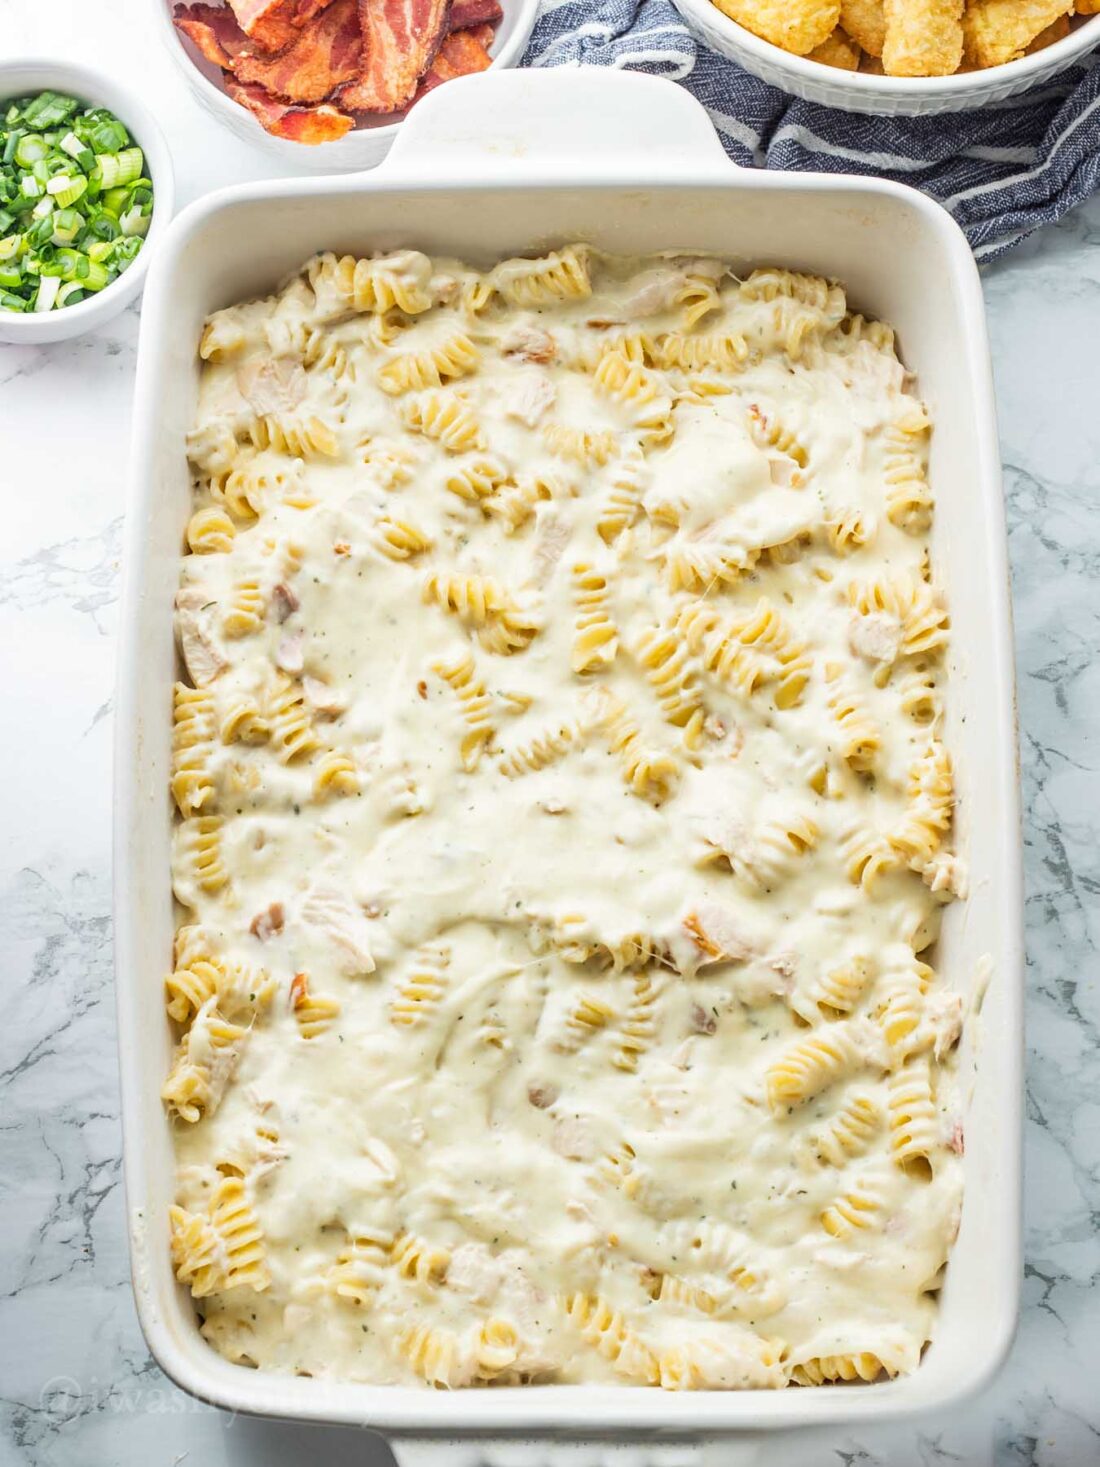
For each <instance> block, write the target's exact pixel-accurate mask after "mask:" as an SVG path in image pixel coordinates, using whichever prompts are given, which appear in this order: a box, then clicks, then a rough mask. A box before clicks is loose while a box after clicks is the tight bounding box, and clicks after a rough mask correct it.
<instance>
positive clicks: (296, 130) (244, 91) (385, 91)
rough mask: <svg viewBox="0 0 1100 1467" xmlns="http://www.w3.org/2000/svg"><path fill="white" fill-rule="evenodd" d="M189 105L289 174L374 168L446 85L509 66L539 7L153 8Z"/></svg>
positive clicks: (480, 3) (466, 2) (435, 1)
mask: <svg viewBox="0 0 1100 1467" xmlns="http://www.w3.org/2000/svg"><path fill="white" fill-rule="evenodd" d="M153 3H154V6H155V9H156V14H157V16H158V19H159V22H160V25H161V28H162V32H163V37H164V40H165V43H166V45H167V46H168V49H169V51H170V52H171V54H172V55H173V57H174V58H175V60H176V63H177V65H178V66H179V68H180V70H181V72H182V74H183V76H184V78H185V80H186V81H187V83H188V85H189V86H190V88H191V90H192V92H193V93H194V95H195V97H196V98H197V100H198V101H199V102H200V103H201V104H202V106H203V107H205V108H206V110H207V111H208V112H210V113H212V114H213V116H215V117H216V118H218V120H219V121H221V122H223V123H224V124H225V125H226V126H227V127H229V128H231V129H232V131H233V132H235V133H236V134H237V136H238V137H239V138H241V139H242V140H243V141H245V142H250V143H257V144H259V145H260V146H261V147H263V148H264V149H265V150H266V151H267V152H269V153H273V154H275V155H276V156H277V157H279V158H281V159H282V160H283V161H284V162H285V163H286V164H287V165H288V167H291V168H294V169H295V170H297V169H308V170H311V171H315V172H319V173H342V172H347V171H352V170H357V169H361V168H373V167H374V166H375V164H377V163H380V162H381V161H382V159H383V158H384V157H385V156H386V154H387V152H388V151H389V149H390V145H391V144H392V142H393V140H394V138H395V137H396V136H397V131H398V128H399V127H400V126H401V122H402V120H403V119H404V117H405V115H406V113H407V112H408V110H409V108H410V106H413V105H415V103H416V102H417V101H418V100H419V99H420V98H421V97H422V96H423V95H425V93H426V92H429V91H431V90H433V89H434V88H435V87H437V86H439V85H440V84H441V83H442V82H444V81H449V80H451V79H453V78H454V77H456V76H465V75H469V74H470V73H472V72H477V71H483V70H488V69H489V68H490V67H492V68H494V69H497V68H503V67H509V66H515V65H516V64H517V63H518V61H519V58H520V57H521V56H522V55H523V51H524V48H525V47H526V45H527V39H528V37H529V36H530V34H531V28H532V26H533V25H534V23H535V15H536V12H537V10H538V0H214V3H212V4H210V3H207V4H204V3H194V4H180V3H173V0H153Z"/></svg>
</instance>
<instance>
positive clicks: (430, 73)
mask: <svg viewBox="0 0 1100 1467" xmlns="http://www.w3.org/2000/svg"><path fill="white" fill-rule="evenodd" d="M493 35H494V31H493V27H492V26H491V25H479V26H475V27H474V28H473V30H464V31H452V32H451V34H450V35H449V36H448V37H447V39H446V40H445V41H444V42H443V45H442V46H441V47H440V48H439V54H438V55H437V56H436V58H435V60H434V61H433V62H432V64H431V66H430V67H429V68H428V70H427V71H426V72H425V73H424V77H423V79H422V80H421V83H420V86H419V88H418V89H417V93H416V96H415V98H414V99H413V100H414V101H417V102H419V100H420V98H421V97H424V96H426V95H427V94H428V93H429V92H431V91H434V90H435V88H436V87H438V86H440V85H441V84H442V83H443V82H445V81H452V80H453V79H454V78H455V77H456V76H471V75H472V74H473V73H474V72H476V71H486V70H488V68H489V67H490V66H491V65H492V64H493V58H492V57H491V56H490V55H489V49H488V48H489V47H490V46H491V45H492V43H493Z"/></svg>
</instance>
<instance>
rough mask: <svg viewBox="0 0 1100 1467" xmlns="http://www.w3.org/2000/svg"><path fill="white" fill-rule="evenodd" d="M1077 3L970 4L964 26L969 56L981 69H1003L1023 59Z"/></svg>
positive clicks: (983, 0)
mask: <svg viewBox="0 0 1100 1467" xmlns="http://www.w3.org/2000/svg"><path fill="white" fill-rule="evenodd" d="M1072 3H1073V0H970V6H969V9H968V10H967V12H966V17H965V20H964V22H963V24H964V27H965V31H966V52H967V55H968V56H969V57H970V58H971V59H972V60H974V61H976V62H977V63H978V65H979V66H1003V65H1004V64H1005V62H1006V61H1015V60H1016V58H1017V57H1018V56H1022V55H1023V54H1024V52H1025V51H1026V50H1027V48H1028V46H1030V45H1031V43H1032V41H1033V40H1034V39H1035V37H1036V36H1037V35H1039V33H1040V31H1044V30H1046V28H1047V26H1049V25H1053V24H1054V22H1055V21H1056V20H1057V19H1058V18H1059V16H1062V15H1068V14H1069V11H1070V9H1071V8H1072Z"/></svg>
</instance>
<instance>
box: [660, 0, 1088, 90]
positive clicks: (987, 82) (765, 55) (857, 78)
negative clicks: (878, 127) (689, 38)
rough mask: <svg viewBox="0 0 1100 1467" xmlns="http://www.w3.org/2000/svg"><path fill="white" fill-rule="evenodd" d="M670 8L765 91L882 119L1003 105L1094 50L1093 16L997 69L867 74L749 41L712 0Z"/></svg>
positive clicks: (678, 1)
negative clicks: (766, 88) (764, 84)
mask: <svg viewBox="0 0 1100 1467" xmlns="http://www.w3.org/2000/svg"><path fill="white" fill-rule="evenodd" d="M672 3H673V4H674V5H675V6H676V9H677V10H678V11H679V12H680V14H681V15H682V16H683V17H684V20H685V22H686V24H687V27H688V29H689V30H690V31H691V33H692V34H693V35H694V36H696V37H697V38H698V39H699V40H700V41H702V42H703V44H704V45H705V46H709V47H710V48H711V50H712V51H718V52H720V53H721V54H722V55H723V56H728V57H729V58H730V60H731V61H736V62H737V63H738V65H739V66H743V67H744V68H745V70H746V71H751V72H752V74H753V76H758V77H759V78H760V80H761V81H766V82H767V83H768V84H769V85H770V86H773V87H779V88H780V89H781V90H782V91H784V92H790V93H791V94H792V96H795V97H803V98H804V99H805V100H806V101H807V102H820V103H821V104H822V105H823V106H825V107H839V108H840V109H841V110H842V111H844V112H869V113H873V114H877V115H879V116H888V117H932V116H936V115H938V114H939V113H943V112H967V111H970V110H971V109H973V108H976V107H985V106H988V105H989V104H990V103H993V102H1003V101H1004V100H1005V98H1006V97H1015V96H1018V95H1019V93H1020V92H1025V91H1027V89H1028V88H1029V87H1037V86H1039V85H1041V83H1043V82H1045V81H1049V80H1050V79H1051V77H1053V76H1056V75H1057V74H1058V73H1059V72H1061V71H1065V70H1066V68H1067V67H1069V66H1074V65H1075V64H1076V63H1077V62H1079V61H1081V60H1082V59H1083V58H1084V57H1085V55H1086V54H1087V53H1088V52H1089V51H1091V50H1092V49H1093V48H1094V47H1095V46H1100V16H1095V17H1093V18H1092V19H1091V20H1084V21H1082V23H1081V24H1080V25H1078V26H1076V27H1075V28H1074V29H1073V30H1071V31H1070V33H1069V35H1068V36H1065V37H1064V38H1063V39H1062V40H1060V41H1055V43H1054V45H1053V46H1047V47H1045V48H1044V49H1043V50H1042V51H1036V52H1035V53H1034V54H1033V55H1030V56H1021V57H1020V58H1019V60H1017V61H1008V62H1006V63H1005V64H1004V65H1003V66H990V67H987V68H986V69H985V70H982V71H963V72H957V73H956V74H955V75H954V76H876V75H874V74H873V73H871V72H861V71H842V70H841V69H840V68H839V67H836V66H825V65H824V64H823V63H822V62H820V61H811V60H810V58H809V57H808V56H795V55H792V53H791V52H789V51H784V50H783V49H782V48H781V47H779V46H773V45H772V44H771V42H770V41H765V40H762V39H761V38H760V37H759V36H754V35H753V33H752V31H749V30H746V29H745V27H744V26H742V25H738V24H737V22H736V21H735V20H731V19H730V18H729V16H728V15H726V14H724V13H723V12H722V11H721V10H719V9H718V7H717V5H714V4H713V3H712V0H672Z"/></svg>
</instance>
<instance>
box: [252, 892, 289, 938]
mask: <svg viewBox="0 0 1100 1467" xmlns="http://www.w3.org/2000/svg"><path fill="white" fill-rule="evenodd" d="M283 922H284V913H283V904H282V902H272V903H271V905H270V907H268V908H267V910H266V911H264V912H257V913H256V915H255V916H254V917H253V919H252V921H251V922H250V923H249V924H248V930H249V932H251V933H252V934H253V936H254V937H258V938H259V939H260V941H261V942H267V941H268V940H269V939H270V938H272V937H278V936H279V934H280V933H281V932H282V930H283Z"/></svg>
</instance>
